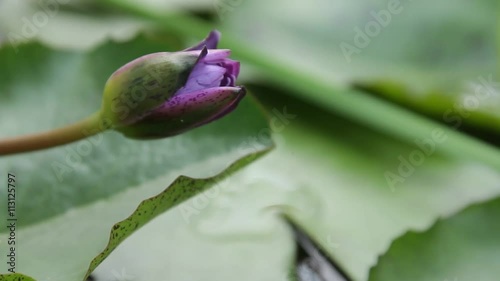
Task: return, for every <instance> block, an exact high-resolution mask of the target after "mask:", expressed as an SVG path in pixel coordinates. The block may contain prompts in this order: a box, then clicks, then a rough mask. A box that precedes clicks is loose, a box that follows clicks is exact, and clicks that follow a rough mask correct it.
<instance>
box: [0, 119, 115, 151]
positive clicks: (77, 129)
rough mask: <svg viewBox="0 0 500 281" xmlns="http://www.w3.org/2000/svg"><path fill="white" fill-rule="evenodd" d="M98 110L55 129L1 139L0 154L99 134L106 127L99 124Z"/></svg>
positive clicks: (28, 149)
mask: <svg viewBox="0 0 500 281" xmlns="http://www.w3.org/2000/svg"><path fill="white" fill-rule="evenodd" d="M99 120H100V114H99V112H96V113H94V114H92V115H91V116H89V117H87V118H85V119H83V120H82V121H79V122H77V123H74V124H71V125H68V126H66V127H62V128H58V129H55V130H51V131H47V132H42V133H37V134H31V135H25V136H20V137H13V138H8V139H3V140H0V156H1V155H9V154H15V153H22V152H29V151H34V150H40V149H45V148H50V147H55V146H59V145H63V144H67V143H71V142H74V141H77V140H81V139H84V138H86V137H89V136H92V135H95V134H98V133H100V132H102V131H104V130H106V128H105V127H104V126H99Z"/></svg>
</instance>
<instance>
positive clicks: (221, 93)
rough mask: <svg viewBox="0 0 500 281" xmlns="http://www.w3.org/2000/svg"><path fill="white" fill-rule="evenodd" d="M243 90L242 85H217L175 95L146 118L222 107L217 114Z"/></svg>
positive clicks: (180, 114)
mask: <svg viewBox="0 0 500 281" xmlns="http://www.w3.org/2000/svg"><path fill="white" fill-rule="evenodd" d="M241 92H242V88H240V87H217V88H209V89H202V90H198V91H195V92H190V93H187V94H184V95H179V96H175V97H172V98H171V99H169V100H168V101H167V102H166V103H165V104H164V105H163V106H161V107H160V108H158V109H156V110H155V111H154V112H152V113H151V115H149V116H148V117H147V118H146V119H158V118H160V119H163V118H165V117H167V116H168V117H174V116H182V115H183V114H187V115H189V113H190V112H193V111H199V110H207V111H211V110H213V109H215V108H217V109H220V110H217V112H215V113H214V115H215V114H216V113H219V112H220V111H224V110H225V108H226V107H227V106H229V105H231V104H232V103H233V102H234V100H236V99H237V98H238V97H239V95H240V94H241Z"/></svg>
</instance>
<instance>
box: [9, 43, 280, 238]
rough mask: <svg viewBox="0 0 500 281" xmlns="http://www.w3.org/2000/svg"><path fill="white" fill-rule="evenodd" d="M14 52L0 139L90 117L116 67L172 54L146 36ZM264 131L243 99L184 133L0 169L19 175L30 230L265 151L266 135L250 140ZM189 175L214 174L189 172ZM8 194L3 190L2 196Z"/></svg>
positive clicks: (113, 141) (93, 144) (81, 145)
mask: <svg viewBox="0 0 500 281" xmlns="http://www.w3.org/2000/svg"><path fill="white" fill-rule="evenodd" d="M18 48H19V53H16V52H15V51H14V50H13V48H10V47H5V48H3V49H0V65H1V68H2V69H3V70H2V73H4V74H3V75H2V76H1V77H0V119H1V120H11V121H9V122H2V123H1V124H0V132H2V133H1V137H5V136H7V135H8V136H15V135H21V134H25V133H31V132H39V131H43V130H47V129H51V128H55V127H58V126H62V125H65V124H69V123H71V122H75V121H77V120H79V119H82V118H84V117H86V116H88V115H89V114H91V113H93V112H94V111H97V110H98V108H99V107H100V103H101V91H102V89H103V86H104V84H105V81H106V80H107V78H108V77H109V75H111V73H112V72H113V71H114V70H116V69H117V68H118V67H120V66H121V65H123V64H125V63H126V62H129V61H131V60H132V59H134V58H137V57H139V56H141V55H144V54H148V53H152V52H157V51H165V50H169V49H170V48H169V47H168V46H165V45H164V44H161V43H158V42H154V41H147V40H146V39H144V38H138V39H136V40H133V41H131V42H128V43H124V44H116V43H108V44H105V45H104V46H102V47H100V48H98V49H96V50H95V51H92V52H90V53H79V52H63V51H53V50H50V49H47V48H46V47H43V46H41V45H39V44H35V43H33V44H29V45H23V46H19V47H18ZM264 128H267V122H266V120H265V118H264V117H263V116H262V114H261V111H260V110H259V109H258V108H257V107H256V106H255V104H254V103H253V102H252V101H251V98H248V99H246V101H244V102H243V103H242V104H241V106H240V107H239V109H238V110H237V111H236V112H235V113H234V114H233V115H232V116H229V117H227V118H224V119H222V120H220V121H217V122H214V123H213V124H210V125H208V126H204V127H202V128H199V129H196V130H193V131H191V132H189V133H187V134H183V135H181V136H177V137H173V138H168V139H163V140H154V141H135V140H130V139H126V138H124V137H123V136H122V135H121V134H119V133H116V132H107V133H105V134H102V135H98V136H94V137H91V138H89V139H87V140H82V141H80V142H77V143H74V144H70V145H67V146H64V147H59V148H54V149H50V150H46V151H40V152H36V153H29V154H20V155H14V156H10V157H2V158H1V159H0V170H2V171H10V172H12V173H14V174H16V175H17V176H18V178H19V180H18V182H19V185H20V186H22V188H20V189H19V190H18V194H17V196H18V197H17V198H18V201H19V203H18V205H17V211H18V215H19V217H21V218H22V220H20V221H19V223H20V224H21V225H27V224H30V223H34V222H38V221H40V220H42V219H46V218H48V217H51V216H54V215H56V214H60V213H63V212H65V211H67V210H68V209H70V208H74V207H75V206H78V205H82V204H86V203H89V202H92V201H93V200H96V199H98V198H102V197H107V196H110V195H111V194H113V193H115V192H118V191H122V190H124V189H128V188H133V187H134V186H136V185H137V184H140V183H143V182H145V181H149V180H153V179H155V178H156V177H158V176H160V175H163V174H165V172H170V171H175V170H178V169H182V168H185V167H188V166H190V165H192V164H193V163H197V162H199V161H204V160H207V159H211V158H213V157H220V159H221V160H220V161H219V162H217V163H215V164H214V165H213V166H212V171H213V172H216V171H220V170H222V169H223V168H224V167H226V166H227V165H228V163H231V162H232V161H234V160H235V159H237V158H239V157H241V156H243V155H245V154H246V153H248V152H253V151H256V150H260V149H262V148H264V147H268V146H269V145H270V141H269V139H268V138H266V135H262V136H260V137H259V138H253V139H255V143H253V142H250V141H249V140H253V139H250V136H254V135H255V134H257V133H259V132H260V131H261V130H262V129H264ZM188 175H189V176H193V177H207V176H210V175H211V174H210V173H207V174H200V173H199V172H198V171H197V170H192V171H188ZM173 176H174V175H173ZM173 179H174V177H172V179H171V180H173ZM163 186H164V185H163ZM5 193H6V190H5V189H1V190H0V195H1V196H2V197H3V196H4V194H5ZM34 194H36V196H35V197H34V196H33V195H34ZM5 204H6V202H3V201H2V202H0V207H2V206H4V205H5ZM2 208H3V207H2ZM4 231H6V230H5V229H1V230H0V232H4Z"/></svg>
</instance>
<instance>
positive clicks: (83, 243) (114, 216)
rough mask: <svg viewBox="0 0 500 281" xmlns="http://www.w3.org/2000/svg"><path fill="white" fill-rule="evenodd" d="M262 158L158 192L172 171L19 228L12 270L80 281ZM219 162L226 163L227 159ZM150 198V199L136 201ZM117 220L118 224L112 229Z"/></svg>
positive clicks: (206, 166) (205, 166) (205, 164)
mask: <svg viewBox="0 0 500 281" xmlns="http://www.w3.org/2000/svg"><path fill="white" fill-rule="evenodd" d="M265 152H266V151H265V150H263V151H260V152H256V153H253V154H250V155H247V156H245V157H243V158H241V159H239V160H238V161H237V162H235V163H234V164H233V165H231V166H230V167H228V168H227V169H225V170H224V171H222V172H221V173H219V174H218V175H216V176H213V177H210V178H205V179H193V178H190V177H185V176H181V177H178V178H177V179H176V180H175V181H174V182H173V183H172V184H170V186H168V187H167V188H166V189H165V190H163V191H162V190H161V189H163V187H164V184H165V183H166V182H169V181H170V178H171V177H172V176H174V175H177V174H179V173H183V172H184V171H172V172H170V173H166V174H165V175H164V176H162V177H160V178H159V179H157V180H155V181H149V182H146V183H144V184H140V185H137V186H136V187H135V188H134V189H129V190H127V191H125V192H122V193H117V194H114V195H113V196H112V197H110V198H107V199H104V200H100V201H97V202H94V203H92V204H90V205H86V206H82V207H80V208H74V209H72V210H71V211H70V212H67V213H65V214H62V215H60V216H57V217H54V218H52V219H49V220H45V221H43V222H41V223H38V224H34V225H31V226H29V227H26V228H22V229H21V230H18V231H17V235H16V239H17V242H18V243H16V244H17V246H16V258H17V260H18V263H17V267H16V270H17V271H18V272H23V273H25V274H29V275H30V276H32V277H34V278H35V279H36V280H47V279H49V280H61V281H71V280H75V281H85V280H86V277H87V276H88V274H90V273H91V272H92V271H93V270H94V269H95V268H96V267H97V266H98V265H99V264H100V263H101V262H102V261H103V260H104V259H105V258H106V257H107V256H108V255H109V254H110V253H111V252H112V251H113V250H114V249H115V248H116V247H117V246H118V245H119V244H120V243H122V242H123V241H124V240H125V239H126V238H127V237H128V236H130V235H131V234H132V233H134V232H136V231H137V230H139V229H140V228H141V227H142V226H144V225H145V224H146V223H148V222H149V221H151V220H153V219H154V218H156V217H158V216H159V215H163V213H164V212H165V211H167V210H170V209H171V208H173V207H174V206H177V205H179V204H181V203H182V202H183V201H185V200H187V199H189V198H190V197H193V196H194V195H196V194H198V193H201V192H203V191H205V190H207V189H209V188H211V187H213V186H217V185H218V184H219V183H220V182H221V181H222V180H224V179H225V178H226V177H227V176H229V175H231V174H232V173H234V172H236V171H238V170H239V169H241V168H243V167H244V166H245V165H247V164H249V163H250V162H252V161H253V160H255V159H256V158H258V157H260V156H261V155H262V154H263V153H265ZM219 158H226V160H227V157H219ZM220 160H222V159H210V160H207V161H202V162H200V163H196V164H192V165H191V166H190V167H186V168H185V169H184V170H186V171H188V170H192V169H198V170H202V171H203V172H209V171H210V170H211V164H213V163H215V162H218V161H220ZM160 191H161V193H159V194H158V195H156V194H157V193H158V192H160ZM150 196H153V197H151V198H149V199H146V200H144V201H142V199H143V198H147V197H150ZM141 201H142V202H141ZM139 202H140V204H138V203H139ZM137 205H139V206H138V207H137ZM131 213H132V214H131ZM177 214H178V213H177ZM125 217H126V218H125ZM96 218H97V219H96ZM123 218H125V219H124V220H123ZM118 220H122V221H120V222H118V223H115V222H117V221H118ZM110 231H111V233H110ZM76 237H81V238H82V239H75V238H76ZM0 239H2V240H4V239H5V240H6V239H7V234H5V235H0ZM5 240H4V241H5ZM108 240H109V241H108ZM160 244H161V242H160ZM47 253H50V255H47ZM91 260H92V261H91ZM19 261H22V262H19ZM90 261H91V262H90ZM89 262H90V265H89ZM2 266H3V265H2ZM2 271H3V270H2ZM1 277H2V275H0V278H1Z"/></svg>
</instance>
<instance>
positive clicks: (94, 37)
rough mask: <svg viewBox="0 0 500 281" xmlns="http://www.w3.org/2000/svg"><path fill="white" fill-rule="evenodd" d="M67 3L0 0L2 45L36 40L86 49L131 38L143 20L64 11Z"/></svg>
mask: <svg viewBox="0 0 500 281" xmlns="http://www.w3.org/2000/svg"><path fill="white" fill-rule="evenodd" d="M65 2H67V1H59V0H57V1H46V2H45V1H16V0H5V1H0V37H3V39H2V40H0V41H2V42H0V43H1V44H2V45H9V46H11V47H12V46H14V47H15V46H17V45H18V44H21V43H27V42H30V41H40V42H43V43H44V44H45V45H48V46H51V47H53V48H57V49H61V48H62V49H76V50H88V49H92V48H95V47H97V46H98V45H100V44H102V43H104V42H106V41H108V40H109V39H113V40H116V41H119V42H124V41H128V40H131V39H133V38H134V37H135V36H137V33H139V31H141V30H142V29H145V28H146V27H147V24H146V23H144V21H141V20H138V19H133V18H130V17H125V16H121V15H118V14H102V13H100V14H93V13H76V12H72V11H67V10H65V8H64V3H65Z"/></svg>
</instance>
